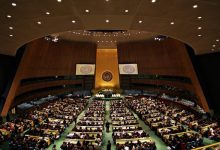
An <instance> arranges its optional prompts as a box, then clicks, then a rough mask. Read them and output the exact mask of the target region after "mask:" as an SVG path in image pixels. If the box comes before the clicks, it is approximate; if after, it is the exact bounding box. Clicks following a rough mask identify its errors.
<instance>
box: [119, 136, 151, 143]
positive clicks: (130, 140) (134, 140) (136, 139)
mask: <svg viewBox="0 0 220 150" xmlns="http://www.w3.org/2000/svg"><path fill="white" fill-rule="evenodd" d="M137 141H140V142H141V143H143V142H151V143H153V142H154V141H153V140H152V139H151V138H150V137H144V138H132V139H116V144H125V143H126V142H132V143H137Z"/></svg>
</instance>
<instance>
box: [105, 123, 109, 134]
mask: <svg viewBox="0 0 220 150" xmlns="http://www.w3.org/2000/svg"><path fill="white" fill-rule="evenodd" d="M109 126H110V123H109V122H108V121H107V122H106V124H105V127H106V132H109Z"/></svg>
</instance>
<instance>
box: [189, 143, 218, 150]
mask: <svg viewBox="0 0 220 150" xmlns="http://www.w3.org/2000/svg"><path fill="white" fill-rule="evenodd" d="M206 148H220V142H218V143H214V144H210V145H206V146H202V147H198V148H194V149H192V150H205V149H206Z"/></svg>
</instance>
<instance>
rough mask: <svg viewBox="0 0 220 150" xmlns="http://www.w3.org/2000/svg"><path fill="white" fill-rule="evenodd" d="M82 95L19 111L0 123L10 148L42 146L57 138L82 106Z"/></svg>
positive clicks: (83, 105) (74, 118) (79, 111)
mask: <svg viewBox="0 0 220 150" xmlns="http://www.w3.org/2000/svg"><path fill="white" fill-rule="evenodd" d="M86 104H87V101H86V100H83V99H75V100H73V99H72V100H70V99H59V100H56V101H54V102H50V103H47V104H46V105H43V107H38V109H35V110H32V111H30V112H26V113H24V114H22V115H21V116H20V117H18V118H17V119H15V120H13V121H10V122H9V121H8V122H6V123H4V124H2V125H1V126H0V128H1V129H0V131H1V133H2V135H4V140H2V142H3V141H5V140H8V141H9V146H10V149H19V150H23V149H45V148H47V147H48V146H49V145H50V144H52V143H53V142H54V140H56V139H59V137H60V135H61V133H62V132H63V131H64V130H65V128H66V127H68V125H69V124H70V123H72V122H73V121H74V120H76V118H77V116H78V115H79V114H80V113H81V111H82V110H84V108H85V106H86Z"/></svg>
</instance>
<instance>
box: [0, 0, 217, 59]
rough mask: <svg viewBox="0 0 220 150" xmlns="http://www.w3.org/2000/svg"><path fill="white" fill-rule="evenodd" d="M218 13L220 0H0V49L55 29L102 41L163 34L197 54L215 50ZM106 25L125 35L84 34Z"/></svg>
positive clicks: (14, 47)
mask: <svg viewBox="0 0 220 150" xmlns="http://www.w3.org/2000/svg"><path fill="white" fill-rule="evenodd" d="M219 14H220V1H219V0H41V1H40V0H31V1H30V0H10V1H9V0H1V1H0V44H1V46H0V53H1V54H6V55H15V54H16V51H17V49H18V48H19V47H20V46H22V45H23V44H25V43H27V42H30V41H32V40H34V39H37V38H40V37H45V36H48V35H52V36H53V35H57V34H59V36H60V37H62V36H63V37H64V39H68V40H74V41H87V40H88V41H91V42H97V43H99V42H100V43H103V44H104V43H106V41H108V42H111V41H112V43H114V42H115V41H116V42H115V43H117V42H121V41H124V40H125V39H129V37H130V40H128V41H132V40H144V39H148V38H152V37H153V38H154V37H157V36H158V35H165V36H168V37H171V38H175V39H178V40H180V41H182V42H185V43H187V44H188V45H190V46H191V47H192V48H193V49H194V51H195V53H196V54H204V53H210V52H216V51H219V50H220V44H219V43H220V42H219V40H220V15H219ZM110 30H111V31H119V32H120V33H121V34H125V35H123V36H121V37H120V38H119V36H118V37H117V38H116V37H115V38H111V39H110V38H108V37H107V36H106V37H105V36H100V37H102V38H101V39H100V38H95V37H94V36H93V38H91V36H89V34H91V33H98V32H97V31H110ZM74 32H75V34H74ZM123 32H124V33H123ZM135 32H136V33H137V34H136V35H135V36H131V34H132V35H133V33H135ZM139 32H140V34H138V33H139ZM54 33H55V34H54ZM64 33H65V34H66V35H65V34H64ZM70 33H71V34H70ZM76 33H77V34H79V33H80V36H79V35H77V34H76ZM83 33H84V36H83ZM103 33H104V34H105V32H102V34H103ZM108 33H109V32H108ZM120 33H119V34H120ZM129 33H130V35H129ZM86 34H87V35H88V36H87V35H86ZM100 34H101V33H100ZM112 35H113V34H112ZM89 37H90V38H89ZM98 41H99V42H98ZM104 41H105V42H104ZM108 42H107V43H108ZM103 44H102V45H103ZM98 45H100V44H98Z"/></svg>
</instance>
